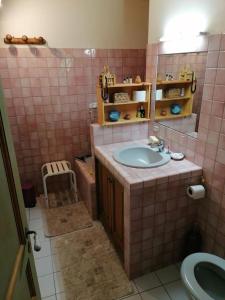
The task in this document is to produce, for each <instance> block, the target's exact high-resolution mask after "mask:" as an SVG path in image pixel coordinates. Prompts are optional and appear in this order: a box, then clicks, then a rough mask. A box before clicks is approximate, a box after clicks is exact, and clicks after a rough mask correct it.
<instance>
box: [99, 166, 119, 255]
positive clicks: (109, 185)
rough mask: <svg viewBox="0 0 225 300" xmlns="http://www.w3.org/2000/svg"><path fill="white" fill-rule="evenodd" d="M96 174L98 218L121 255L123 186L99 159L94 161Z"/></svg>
mask: <svg viewBox="0 0 225 300" xmlns="http://www.w3.org/2000/svg"><path fill="white" fill-rule="evenodd" d="M96 175H97V176H96V178H97V191H98V195H97V197H98V218H99V219H100V220H101V222H102V223H103V226H104V228H105V230H106V232H107V233H108V235H109V237H110V238H111V240H112V242H113V243H114V245H115V247H116V248H117V250H118V251H119V254H120V255H121V256H122V257H123V249H124V245H123V243H124V188H123V186H122V185H121V184H120V183H119V181H118V180H117V179H116V178H115V177H114V176H113V175H112V174H111V173H110V172H109V171H108V170H107V169H106V168H105V167H104V166H103V165H102V164H101V163H100V162H99V161H96Z"/></svg>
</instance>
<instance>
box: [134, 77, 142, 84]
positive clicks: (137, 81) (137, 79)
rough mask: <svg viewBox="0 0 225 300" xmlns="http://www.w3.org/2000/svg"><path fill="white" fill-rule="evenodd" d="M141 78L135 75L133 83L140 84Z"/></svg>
mask: <svg viewBox="0 0 225 300" xmlns="http://www.w3.org/2000/svg"><path fill="white" fill-rule="evenodd" d="M141 82H142V81H141V76H140V75H137V76H136V78H135V83H141Z"/></svg>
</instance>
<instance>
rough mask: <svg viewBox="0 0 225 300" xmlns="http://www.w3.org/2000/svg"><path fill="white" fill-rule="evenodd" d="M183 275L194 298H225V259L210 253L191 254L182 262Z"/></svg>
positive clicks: (210, 299) (196, 299)
mask: <svg viewBox="0 0 225 300" xmlns="http://www.w3.org/2000/svg"><path fill="white" fill-rule="evenodd" d="M181 277H182V281H183V284H184V286H185V287H186V290H187V292H188V294H189V295H190V297H191V298H192V299H195V300H224V299H225V260H224V259H222V258H220V257H218V256H216V255H212V254H208V253H195V254H191V255H189V256H187V257H186V258H185V259H184V261H183V262H182V265H181Z"/></svg>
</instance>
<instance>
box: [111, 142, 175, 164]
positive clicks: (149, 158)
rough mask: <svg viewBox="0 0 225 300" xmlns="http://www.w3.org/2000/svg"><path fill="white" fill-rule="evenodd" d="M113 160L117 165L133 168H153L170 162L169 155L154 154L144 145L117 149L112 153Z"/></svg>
mask: <svg viewBox="0 0 225 300" xmlns="http://www.w3.org/2000/svg"><path fill="white" fill-rule="evenodd" d="M113 158H114V159H115V160H116V161H117V162H118V163H120V164H122V165H125V166H127V167H133V168H155V167H159V166H162V165H164V164H167V163H168V162H169V161H170V155H169V154H167V153H164V152H155V151H153V150H152V149H150V148H149V147H148V146H144V145H133V146H128V147H125V148H122V149H118V150H116V151H115V152H114V153H113Z"/></svg>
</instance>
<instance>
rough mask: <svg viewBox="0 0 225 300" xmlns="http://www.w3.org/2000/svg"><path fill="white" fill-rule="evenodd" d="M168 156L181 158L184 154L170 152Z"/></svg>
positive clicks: (175, 158)
mask: <svg viewBox="0 0 225 300" xmlns="http://www.w3.org/2000/svg"><path fill="white" fill-rule="evenodd" d="M170 156H171V158H172V159H173V160H182V159H184V154H183V153H181V152H180V153H171V154H170Z"/></svg>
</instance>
